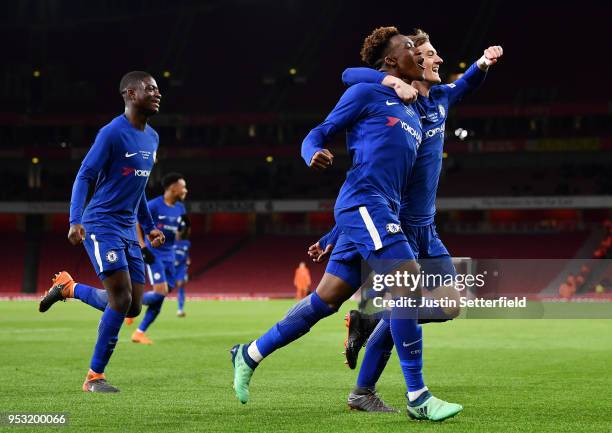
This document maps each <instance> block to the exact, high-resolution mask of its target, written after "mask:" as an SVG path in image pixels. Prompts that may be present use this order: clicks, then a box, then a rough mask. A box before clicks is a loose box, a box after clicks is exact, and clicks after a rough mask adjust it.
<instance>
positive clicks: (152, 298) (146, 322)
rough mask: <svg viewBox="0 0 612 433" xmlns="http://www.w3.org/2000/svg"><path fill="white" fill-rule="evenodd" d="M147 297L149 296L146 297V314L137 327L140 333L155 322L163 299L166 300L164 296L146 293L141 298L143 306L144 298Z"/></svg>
mask: <svg viewBox="0 0 612 433" xmlns="http://www.w3.org/2000/svg"><path fill="white" fill-rule="evenodd" d="M149 294H150V295H149ZM147 295H149V296H148V298H149V299H148V302H149V303H148V304H146V305H148V308H147V312H146V313H145V315H144V318H143V319H142V322H140V326H138V330H139V331H141V332H145V331H146V330H147V329H148V328H149V326H151V323H153V321H155V319H156V318H157V316H158V315H159V312H160V311H161V307H162V304H163V303H164V299H165V298H166V297H165V296H164V295H162V294H160V293H156V292H147V293H145V294H144V296H143V304H144V298H145V297H147Z"/></svg>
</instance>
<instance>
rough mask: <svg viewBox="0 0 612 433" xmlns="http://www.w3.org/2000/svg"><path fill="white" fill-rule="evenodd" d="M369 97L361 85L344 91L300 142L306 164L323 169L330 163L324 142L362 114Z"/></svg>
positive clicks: (330, 154)
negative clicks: (332, 107)
mask: <svg viewBox="0 0 612 433" xmlns="http://www.w3.org/2000/svg"><path fill="white" fill-rule="evenodd" d="M370 97H371V96H370V94H369V93H368V91H367V89H364V88H363V87H362V86H353V87H350V88H349V89H347V90H346V92H344V94H343V95H342V97H341V98H340V100H339V101H338V103H337V104H336V106H335V107H334V109H333V110H332V111H331V113H329V115H328V116H327V118H326V119H325V120H324V121H323V123H321V124H320V125H318V126H316V127H315V128H313V129H312V130H311V131H310V132H309V133H308V135H307V136H306V138H305V139H304V141H303V142H302V152H301V153H302V158H303V159H304V162H306V165H308V166H309V167H311V168H315V169H325V168H328V167H330V166H331V165H332V162H333V154H332V153H331V152H330V151H329V150H328V149H325V144H327V143H329V141H330V140H331V139H332V138H333V136H334V135H335V134H336V133H338V132H339V131H342V130H345V129H347V128H348V127H349V126H350V125H351V124H353V123H354V122H355V121H357V119H359V117H360V116H362V115H363V114H364V112H365V110H366V107H367V105H368V102H369V99H370ZM315 156H316V157H317V158H316V159H315Z"/></svg>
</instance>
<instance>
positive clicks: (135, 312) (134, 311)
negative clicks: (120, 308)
mask: <svg viewBox="0 0 612 433" xmlns="http://www.w3.org/2000/svg"><path fill="white" fill-rule="evenodd" d="M141 311H142V304H138V305H134V304H132V305H131V306H130V309H129V310H128V312H127V314H126V316H127V317H129V318H134V317H138V316H139V315H140V312H141Z"/></svg>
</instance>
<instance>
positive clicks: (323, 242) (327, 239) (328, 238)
mask: <svg viewBox="0 0 612 433" xmlns="http://www.w3.org/2000/svg"><path fill="white" fill-rule="evenodd" d="M339 236H340V229H339V228H338V226H337V225H335V226H334V228H333V229H331V230H330V231H329V232H327V233H326V234H325V235H323V237H322V238H321V239H319V246H320V247H321V248H323V250H325V248H327V246H328V245H330V244H331V245H336V243H337V242H338V237H339Z"/></svg>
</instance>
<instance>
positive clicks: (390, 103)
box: [385, 100, 399, 105]
mask: <svg viewBox="0 0 612 433" xmlns="http://www.w3.org/2000/svg"><path fill="white" fill-rule="evenodd" d="M385 103H386V104H387V105H397V104H399V102H389V101H388V100H387V101H385Z"/></svg>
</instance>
